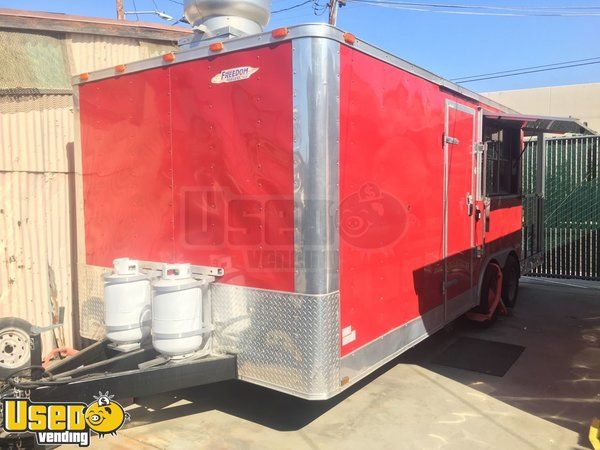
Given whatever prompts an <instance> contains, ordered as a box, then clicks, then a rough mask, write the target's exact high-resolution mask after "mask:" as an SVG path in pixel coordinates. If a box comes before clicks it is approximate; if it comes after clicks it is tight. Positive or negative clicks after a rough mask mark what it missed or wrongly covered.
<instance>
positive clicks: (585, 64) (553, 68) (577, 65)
mask: <svg viewBox="0 0 600 450" xmlns="http://www.w3.org/2000/svg"><path fill="white" fill-rule="evenodd" d="M592 64H600V61H592V62H587V63H580V64H570V65H566V66H560V67H551V68H547V69H537V70H528V71H523V72H516V73H509V74H506V75H495V76H490V77H481V78H475V79H472V80H466V81H460V82H459V83H461V84H463V83H473V82H474V81H483V80H491V79H494V78H505V77H514V76H517V75H526V74H528V73H537V72H548V71H550V70H558V69H568V68H569V67H579V66H590V65H592Z"/></svg>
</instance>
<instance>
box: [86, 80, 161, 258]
mask: <svg viewBox="0 0 600 450" xmlns="http://www.w3.org/2000/svg"><path fill="white" fill-rule="evenodd" d="M79 105H80V119H81V144H82V166H83V189H84V207H85V214H84V215H85V238H86V239H85V240H86V261H87V263H88V264H94V265H99V266H111V265H112V260H113V259H114V258H116V257H120V256H130V257H132V258H140V259H145V260H156V261H165V260H170V259H171V257H172V250H173V248H172V242H173V241H172V236H173V233H172V230H173V224H172V219H173V214H172V209H171V189H170V185H171V173H170V170H171V155H170V133H169V116H168V114H169V96H168V74H167V70H166V69H157V70H150V71H146V72H140V73H137V74H132V75H125V76H121V77H118V78H110V79H106V80H103V81H101V82H95V83H89V84H83V85H81V86H80V88H79Z"/></svg>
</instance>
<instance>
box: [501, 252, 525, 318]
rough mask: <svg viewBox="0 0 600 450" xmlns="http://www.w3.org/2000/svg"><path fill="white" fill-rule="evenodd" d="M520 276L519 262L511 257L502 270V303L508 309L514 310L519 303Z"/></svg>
mask: <svg viewBox="0 0 600 450" xmlns="http://www.w3.org/2000/svg"><path fill="white" fill-rule="evenodd" d="M520 276H521V269H520V267H519V261H517V259H516V258H515V257H514V256H509V257H508V259H507V260H506V264H505V265H504V269H502V302H503V303H504V306H506V307H507V308H513V307H514V306H515V303H517V295H519V277H520Z"/></svg>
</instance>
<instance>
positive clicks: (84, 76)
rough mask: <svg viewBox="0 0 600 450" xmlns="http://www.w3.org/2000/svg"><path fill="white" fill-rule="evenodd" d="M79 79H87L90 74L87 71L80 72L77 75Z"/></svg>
mask: <svg viewBox="0 0 600 450" xmlns="http://www.w3.org/2000/svg"><path fill="white" fill-rule="evenodd" d="M79 79H80V80H81V81H87V80H89V79H90V74H89V73H82V74H81V75H79Z"/></svg>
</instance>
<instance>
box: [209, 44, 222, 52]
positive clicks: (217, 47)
mask: <svg viewBox="0 0 600 450" xmlns="http://www.w3.org/2000/svg"><path fill="white" fill-rule="evenodd" d="M208 48H209V49H210V51H211V52H220V51H221V50H223V43H222V42H214V43H212V44H210V45H209V46H208Z"/></svg>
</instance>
